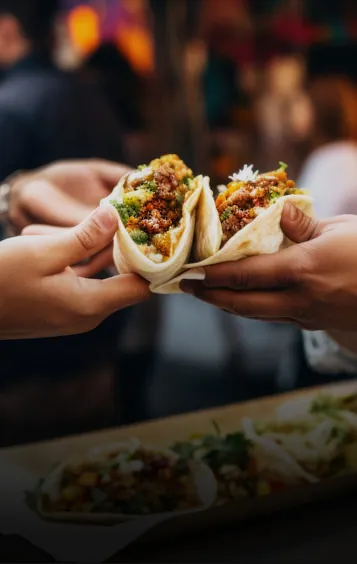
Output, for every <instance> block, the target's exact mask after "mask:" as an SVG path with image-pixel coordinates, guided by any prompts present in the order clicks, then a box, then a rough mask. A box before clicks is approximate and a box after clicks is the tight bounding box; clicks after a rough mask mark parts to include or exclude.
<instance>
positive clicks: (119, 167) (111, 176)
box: [91, 160, 132, 188]
mask: <svg viewBox="0 0 357 564" xmlns="http://www.w3.org/2000/svg"><path fill="white" fill-rule="evenodd" d="M91 167H92V170H94V171H95V172H96V174H97V175H98V176H99V177H100V178H101V180H103V181H104V182H105V183H106V184H107V185H108V186H109V187H110V188H114V186H116V185H117V184H118V182H119V180H120V179H121V178H122V177H123V176H124V175H125V174H128V173H129V172H131V171H132V169H131V168H130V167H129V166H126V165H123V164H118V163H112V162H108V161H103V160H93V161H91Z"/></svg>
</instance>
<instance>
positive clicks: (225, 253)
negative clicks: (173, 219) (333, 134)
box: [155, 178, 314, 294]
mask: <svg viewBox="0 0 357 564" xmlns="http://www.w3.org/2000/svg"><path fill="white" fill-rule="evenodd" d="M286 202H290V203H291V204H293V205H295V206H296V207H297V208H299V209H300V210H301V211H303V212H304V213H305V214H306V215H308V216H310V217H313V215H314V212H313V200H312V199H311V198H310V197H309V196H308V195H306V194H305V193H302V194H294V195H287V196H282V197H280V198H278V199H277V200H276V202H275V203H273V204H271V205H269V207H266V208H264V209H263V211H261V213H259V215H257V217H256V218H255V219H254V220H253V221H252V222H251V223H249V224H248V225H246V226H245V227H243V228H242V229H241V230H240V231H238V232H237V233H236V234H235V235H233V236H232V237H231V238H230V239H228V241H227V242H226V243H224V244H222V241H223V230H222V225H221V221H220V218H219V214H218V212H217V208H216V203H215V200H214V197H213V193H212V191H211V188H210V183H209V179H207V178H205V179H204V182H203V189H202V192H201V196H200V201H199V205H198V210H197V220H196V233H195V242H194V246H193V251H194V252H193V256H194V258H195V259H196V260H197V261H198V262H193V263H191V264H186V265H184V267H183V269H182V271H181V272H180V273H179V275H178V276H176V277H175V278H173V279H172V280H170V281H168V282H166V283H165V284H162V285H161V286H156V288H155V292H156V293H158V294H179V293H182V292H181V290H180V286H179V285H180V282H181V281H182V280H185V279H186V280H202V279H203V278H204V273H203V270H202V269H203V268H204V267H206V266H211V265H214V264H219V263H223V262H233V261H237V260H241V259H243V258H247V257H250V256H256V255H264V254H273V253H277V252H279V251H281V250H283V249H284V248H286V247H288V246H290V245H292V244H293V243H292V242H291V241H289V240H288V239H287V237H286V236H285V235H284V233H283V231H282V229H281V226H280V222H281V215H282V212H283V208H284V205H285V203H286Z"/></svg>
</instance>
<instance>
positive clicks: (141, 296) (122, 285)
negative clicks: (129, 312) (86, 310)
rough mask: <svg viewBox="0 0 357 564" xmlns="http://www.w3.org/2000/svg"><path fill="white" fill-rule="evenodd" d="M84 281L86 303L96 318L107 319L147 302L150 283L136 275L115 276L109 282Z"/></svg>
mask: <svg viewBox="0 0 357 564" xmlns="http://www.w3.org/2000/svg"><path fill="white" fill-rule="evenodd" d="M80 280H81V281H82V285H83V290H84V294H85V296H84V297H85V303H86V304H87V306H88V304H89V306H88V307H90V312H91V314H93V315H94V316H98V317H100V318H103V319H104V318H105V317H107V316H109V315H111V314H113V313H115V312H116V311H119V310H121V309H124V308H126V307H130V306H133V305H135V304H138V303H141V302H144V301H147V300H148V299H149V298H150V297H151V292H150V290H149V283H148V282H146V280H143V279H142V278H140V277H139V276H137V275H136V274H126V275H122V276H115V277H113V278H108V279H107V280H87V279H80Z"/></svg>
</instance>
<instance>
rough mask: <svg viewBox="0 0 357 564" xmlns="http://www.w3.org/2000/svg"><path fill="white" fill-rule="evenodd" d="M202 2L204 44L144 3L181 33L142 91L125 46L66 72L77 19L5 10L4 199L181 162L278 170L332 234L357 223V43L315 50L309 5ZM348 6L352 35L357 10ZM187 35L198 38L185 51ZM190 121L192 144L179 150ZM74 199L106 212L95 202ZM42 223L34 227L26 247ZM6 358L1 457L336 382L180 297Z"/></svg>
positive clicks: (0, 159) (21, 217) (1, 41)
mask: <svg viewBox="0 0 357 564" xmlns="http://www.w3.org/2000/svg"><path fill="white" fill-rule="evenodd" d="M203 3H204V4H205V10H203V8H202V2H201V3H200V2H196V0H195V1H194V2H192V4H191V8H190V9H192V13H191V12H189V13H188V14H186V18H188V21H191V20H193V21H194V22H195V25H193V26H192V25H191V27H190V26H188V25H186V23H185V19H184V18H183V17H182V15H180V13H179V12H177V14H176V13H175V12H173V13H171V14H170V13H169V10H170V9H172V6H173V4H175V5H176V7H177V3H172V4H171V8H170V7H167V2H162V3H161V5H160V6H158V3H157V2H156V3H155V2H149V3H147V6H146V10H148V13H149V12H150V9H151V10H152V12H150V18H151V19H150V21H151V23H152V25H153V29H158V28H155V25H156V26H160V25H165V22H166V24H167V22H168V21H171V22H172V21H175V22H176V23H177V29H176V28H175V26H174V27H173V29H172V30H171V31H172V33H171V34H169V35H170V37H167V35H168V34H165V33H163V32H162V33H161V34H157V33H156V35H155V37H154V42H155V45H156V51H157V52H159V53H157V58H158V60H159V61H162V64H163V67H162V69H161V71H162V72H161V73H160V69H156V70H154V72H153V73H152V74H149V75H145V76H143V75H142V74H140V73H139V72H138V71H137V70H136V69H134V68H133V66H132V65H131V63H130V61H128V59H127V58H126V56H125V55H124V54H123V52H121V50H120V48H119V47H118V45H117V44H116V43H115V42H113V41H110V40H105V41H103V42H101V44H100V45H99V46H97V47H96V48H95V50H93V51H91V52H90V53H88V54H86V55H85V56H83V57H82V58H81V61H80V64H77V65H76V67H75V69H71V70H68V69H66V68H64V65H62V64H61V65H60V64H59V63H58V60H59V59H60V57H58V53H61V46H60V45H59V44H58V41H59V33H58V30H59V24H58V22H59V18H62V19H61V21H62V22H63V17H64V15H65V12H64V11H63V10H64V5H63V4H62V3H61V2H59V1H56V0H42V1H41V0H31V1H29V0H0V67H1V83H0V140H1V141H0V142H1V151H0V182H6V181H7V179H8V178H9V177H12V175H14V174H16V173H17V172H18V171H30V170H36V169H40V168H41V167H43V166H45V165H48V164H50V163H54V162H56V161H63V160H67V159H105V160H109V161H114V162H119V163H123V164H127V165H130V166H136V165H137V164H139V163H142V162H146V161H147V160H149V159H150V158H151V157H154V156H156V155H157V154H158V153H169V152H170V153H171V152H177V153H179V154H180V155H181V154H182V156H184V157H185V158H187V159H188V160H189V164H190V165H195V164H196V163H199V165H200V166H204V167H205V168H206V170H205V171H204V172H207V173H209V174H210V175H211V177H212V183H213V187H214V186H215V185H218V184H221V183H226V182H227V177H228V176H229V175H230V174H232V173H233V172H234V171H237V170H238V169H240V168H241V167H242V166H243V165H244V164H245V163H248V164H251V163H253V164H254V165H255V166H256V167H257V168H258V169H259V170H261V171H264V170H270V169H273V168H274V167H275V166H276V164H277V163H278V162H279V161H284V162H286V163H288V164H289V173H290V176H291V177H296V178H297V182H298V185H299V186H301V187H303V188H308V189H309V190H310V192H311V195H312V196H313V198H314V199H315V208H316V213H317V215H318V216H319V217H331V216H334V215H337V214H344V213H357V184H356V183H357V180H356V179H357V86H356V83H355V78H356V68H357V67H356V62H355V61H356V56H355V55H356V53H357V50H356V48H357V47H356V46H357V44H356V45H355V44H354V43H353V41H350V40H348V41H347V40H344V41H342V42H340V43H337V44H336V45H334V44H329V45H322V46H321V45H319V44H313V42H312V41H311V40H310V41H309V37H310V36H311V33H312V32H311V22H310V25H309V26H307V27H306V26H305V27H304V25H303V23H304V17H303V16H302V13H301V10H302V7H303V5H304V2H294V1H285V2H280V3H278V4H279V6H278V8H276V9H275V11H273V15H271V14H270V15H269V14H268V13H267V10H264V9H263V8H262V6H263V5H265V4H266V5H268V4H274V3H269V2H266V3H265V2H259V1H258V2H243V1H242V2H223V1H222V2H221V3H220V4H221V7H222V10H220V11H219V14H218V15H217V6H216V2H215V1H214V2H209V1H207V2H203ZM159 4H160V2H159ZM183 4H184V2H183ZM319 4H321V3H319ZM332 4H333V3H332ZM336 4H337V3H336ZM340 4H344V3H343V2H342V3H340ZM345 4H346V5H345V9H346V13H348V14H350V19H351V22H352V21H354V20H353V18H354V17H355V13H354V12H355V10H354V3H353V2H352V3H350V2H346V3H345ZM164 5H166V7H167V12H168V13H164V11H162V10H163V8H162V7H163V6H164ZM314 7H315V8H316V2H310V11H311V12H310V19H311V21H312V22H313V21H314V18H315V19H316V17H317V16H316V11H315V12H314ZM336 9H337V8H336ZM210 10H211V12H212V11H213V13H214V14H215V17H214V18H212V14H211V19H210ZM225 10H227V14H228V16H227V14H226V16H227V17H228V18H229V19H230V22H229V25H228V23H227V17H226V20H225V19H224V14H225ZM229 10H231V12H230V11H229ZM230 14H233V15H234V16H235V18H234V19H233V20H232V18H231V16H230ZM336 14H337V12H336V13H335V15H334V14H333V13H332V12H331V13H330V14H328V13H327V11H326V18H328V17H330V18H332V20H333V18H334V17H337V16H336ZM176 16H177V18H176ZM216 16H217V17H216ZM218 16H219V17H218ZM170 17H171V20H170ZM165 18H166V19H165ZM172 18H174V20H172ZM175 18H176V19H175ZM180 18H181V19H180ZM212 19H213V20H214V25H212ZM317 19H319V18H318V17H317ZM333 21H334V20H333ZM180 22H181V23H180ZM209 22H211V23H209ZM326 22H327V20H326ZM179 23H180V25H181V26H183V27H184V29H185V32H186V33H185V34H184V35H182V41H181V42H180V40H179V41H178V43H177V44H174V38H175V31H177V33H178V37H179V38H180V37H181V35H180V30H181V28H180V26H179V25H178V24H179ZM327 23H328V22H327ZM318 24H319V25H321V21H319V22H318ZM173 25H174V24H173ZM322 25H324V22H322ZM192 28H193V29H192ZM159 29H160V27H159ZM181 31H182V30H181ZM309 33H310V35H309ZM165 41H167V43H168V46H167V52H166V50H165ZM315 43H316V42H315ZM170 57H171V58H170ZM172 57H173V58H174V60H176V59H175V57H176V58H177V60H178V61H179V63H180V64H179V63H177V68H174V67H173V65H172V60H173V59H172ZM180 57H181V58H180ZM56 61H57V62H56ZM164 63H165V64H166V66H164ZM185 63H186V64H185ZM185 85H186V88H185ZM187 85H189V88H187ZM187 90H188V92H187ZM175 92H176V95H175V97H173V96H174V94H173V93H175ZM177 93H178V96H177ZM183 93H184V95H183V96H181V95H182V94H183ZM165 97H166V103H165V105H161V103H160V100H161V99H163V98H165ZM180 104H182V106H181V105H180ZM185 104H186V105H185ZM176 106H177V107H176ZM176 110H177V111H176ZM180 112H181V113H180ZM185 112H186V114H187V120H185V121H187V123H188V126H187V129H185V130H183V131H182V135H180V136H178V137H177V139H176V138H175V136H173V137H166V136H165V135H164V134H163V132H164V133H165V131H166V129H165V128H167V129H169V128H170V125H171V126H172V124H174V125H173V127H174V128H175V123H177V122H174V118H175V119H177V116H182V115H186V114H185ZM172 114H175V115H172ZM170 120H172V123H171V122H170ZM181 121H182V120H181ZM190 126H191V127H190ZM167 139H170V141H169V143H170V144H169V146H167V145H166V144H165V143H167V141H166V140H167ZM187 147H191V148H192V150H190V151H191V152H190V151H189V154H188V155H187V156H186V154H185V152H186V151H187ZM108 189H109V187H108ZM64 191H66V190H64ZM66 196H70V197H72V196H73V197H74V198H75V199H76V200H77V203H78V201H80V203H81V204H83V205H86V206H89V207H90V206H92V204H94V202H93V200H90V198H89V196H88V193H86V187H85V186H84V185H83V188H82V191H79V192H78V191H77V193H76V194H68V193H67V194H66ZM43 197H44V198H46V194H45V193H44V194H43ZM48 198H51V194H50V193H49V195H48ZM88 198H89V199H88ZM53 205H54V206H56V205H57V204H56V201H55V200H54V203H53ZM37 212H38V210H34V209H33V208H31V209H30V208H28V209H27V211H26V213H24V212H23V211H21V213H19V214H18V215H17V216H16V218H15V221H14V223H15V227H17V229H18V231H20V230H21V229H23V228H24V227H26V226H27V225H29V224H31V223H34V222H36V220H37V218H38V216H37ZM63 213H64V214H65V213H66V212H65V211H64V212H63ZM58 221H59V220H58ZM64 225H66V220H65V219H64ZM9 234H10V233H8V232H6V230H5V231H4V232H3V234H2V236H3V237H7V236H8V235H9ZM100 276H102V277H105V276H108V272H103V273H101V275H100ZM257 349H258V350H259V355H257V354H256V351H257ZM0 357H1V366H0V372H1V379H0V386H1V390H0V417H2V418H3V420H4V425H3V429H4V436H3V437H2V442H3V443H4V444H7V443H9V442H16V441H18V442H22V441H25V440H34V439H38V438H44V437H45V436H52V435H55V434H63V433H64V432H73V431H78V430H81V429H82V427H83V426H84V428H86V425H88V426H89V427H90V428H93V427H95V426H96V425H97V426H105V425H111V424H116V423H118V422H119V423H123V422H128V421H132V420H138V419H140V418H141V419H143V418H149V417H153V416H160V415H167V414H169V413H172V412H175V411H185V410H190V409H196V408H201V407H206V406H209V405H215V404H217V403H227V402H230V401H235V400H236V401H238V400H240V399H244V398H248V397H252V396H254V395H260V394H267V393H275V392H277V391H279V390H281V389H289V388H293V387H297V386H305V385H311V384H315V383H319V382H322V381H324V377H323V375H322V376H321V375H316V374H313V372H312V371H311V370H310V369H309V368H308V366H307V364H306V361H305V359H304V353H303V347H302V341H301V336H300V333H299V331H298V330H297V329H295V328H292V327H291V328H290V327H284V328H282V327H281V326H279V325H272V326H268V327H267V326H263V325H261V324H260V323H258V322H253V321H252V322H246V321H244V322H243V321H240V320H232V319H231V317H230V316H229V315H227V314H225V313H223V312H217V311H213V310H212V309H211V308H209V307H208V306H205V305H203V304H199V303H198V302H195V303H191V301H190V299H189V298H187V297H181V296H180V297H174V298H164V299H162V300H159V301H158V300H156V299H155V300H153V302H151V303H150V305H142V306H137V307H136V308H133V309H130V310H128V312H125V313H119V314H117V315H115V316H113V317H112V318H110V319H109V321H107V322H105V323H104V324H103V325H102V326H101V327H100V328H99V329H97V330H95V331H94V332H92V333H91V334H89V335H86V336H81V337H68V338H63V339H50V340H47V341H41V340H39V341H36V342H22V341H17V342H10V343H9V342H1V341H0ZM336 378H339V375H336ZM326 379H327V377H326V378H325V380H326ZM98 398H99V399H98ZM99 400H100V401H99ZM34 404H35V405H36V412H37V415H36V418H35V420H34V419H33V418H32V415H33V410H34ZM49 404H50V405H51V409H50V410H49V409H48V405H49ZM19 414H21V417H20V415H19ZM19 417H20V420H21V421H20V423H19ZM79 420H80V421H79ZM29 421H32V423H31V424H29V423H28V422H29ZM44 422H45V423H44ZM6 429H7V431H6Z"/></svg>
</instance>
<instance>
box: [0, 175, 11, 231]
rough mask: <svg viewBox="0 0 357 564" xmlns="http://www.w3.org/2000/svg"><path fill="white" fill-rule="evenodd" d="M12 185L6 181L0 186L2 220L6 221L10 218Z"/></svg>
mask: <svg viewBox="0 0 357 564" xmlns="http://www.w3.org/2000/svg"><path fill="white" fill-rule="evenodd" d="M10 193H11V185H10V184H8V183H6V184H3V185H2V186H0V222H1V223H4V222H5V221H7V219H8V215H9V207H10Z"/></svg>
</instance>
